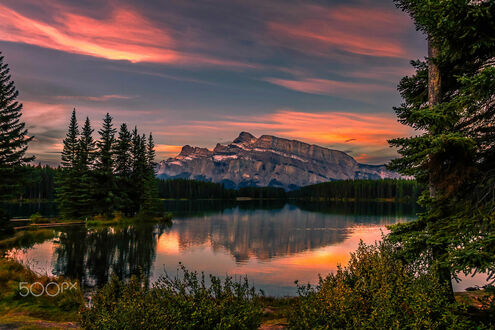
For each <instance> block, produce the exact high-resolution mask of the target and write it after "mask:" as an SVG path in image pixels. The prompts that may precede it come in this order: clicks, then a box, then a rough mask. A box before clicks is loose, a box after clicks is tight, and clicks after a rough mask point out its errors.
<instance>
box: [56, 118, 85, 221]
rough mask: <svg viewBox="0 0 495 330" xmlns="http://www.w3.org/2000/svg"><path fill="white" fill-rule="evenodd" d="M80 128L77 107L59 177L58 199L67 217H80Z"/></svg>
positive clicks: (60, 207)
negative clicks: (78, 171)
mask: <svg viewBox="0 0 495 330" xmlns="http://www.w3.org/2000/svg"><path fill="white" fill-rule="evenodd" d="M78 137H79V128H78V124H77V118H76V109H74V110H73V111H72V115H71V118H70V123H69V128H68V131H67V134H66V136H65V139H64V141H63V144H64V149H63V150H62V161H61V171H60V173H59V175H58V178H57V201H58V207H59V210H60V215H61V216H62V217H63V218H65V219H72V218H74V219H77V218H79V217H80V214H79V205H78V192H77V190H78V186H79V178H78V173H77V170H78V150H79V139H78Z"/></svg>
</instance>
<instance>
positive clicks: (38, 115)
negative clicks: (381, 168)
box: [0, 0, 427, 164]
mask: <svg viewBox="0 0 495 330" xmlns="http://www.w3.org/2000/svg"><path fill="white" fill-rule="evenodd" d="M426 50H427V49H426V41H425V37H424V36H423V35H422V34H421V33H420V32H417V31H416V30H415V27H414V24H413V22H412V21H411V19H410V18H409V17H408V16H407V15H406V14H404V13H402V12H401V11H400V10H399V9H397V8H395V6H394V4H393V2H392V1H391V0H347V1H343V0H342V1H340V0H334V1H332V0H327V1H291V0H270V1H266V0H250V1H240V0H202V1H192V0H168V1H160V0H142V1H137V0H118V1H117V0H2V1H1V2H0V51H1V52H2V53H3V55H4V56H5V60H4V61H5V62H6V63H8V64H9V66H10V69H11V73H12V77H13V80H14V81H15V84H16V87H17V88H18V90H19V93H20V95H19V100H20V101H21V102H22V103H23V104H24V110H23V117H22V118H23V120H24V121H25V122H26V124H27V127H28V128H29V134H30V135H34V136H35V140H34V141H33V142H32V143H31V144H30V148H29V150H28V153H29V154H35V155H36V157H37V160H36V161H37V162H42V163H48V164H57V163H58V162H59V158H60V152H61V150H62V139H63V137H64V135H65V133H66V129H67V124H68V120H69V116H70V113H71V111H72V109H73V108H76V110H77V115H78V119H79V122H80V125H81V124H82V123H83V121H84V119H85V117H86V116H88V117H89V118H90V120H91V122H92V125H93V127H94V128H95V134H96V131H97V130H98V128H99V126H100V124H101V121H102V118H103V116H104V115H105V114H106V113H107V112H109V113H110V114H111V115H112V116H113V117H114V122H115V124H116V126H120V124H121V123H123V122H126V123H127V124H128V125H130V126H131V127H134V126H135V125H137V126H138V129H139V130H140V132H142V133H146V134H147V133H149V132H153V136H154V138H155V142H156V144H157V147H156V148H157V154H158V157H157V158H158V160H162V159H166V158H168V157H171V156H174V155H176V154H177V153H179V152H180V149H181V147H182V146H183V145H185V144H189V145H193V146H201V147H208V148H212V147H214V146H215V145H216V144H217V143H228V142H230V141H232V140H233V139H235V138H236V137H237V136H238V134H239V133H240V132H241V131H248V132H250V133H252V134H253V135H255V136H260V135H264V134H268V135H276V136H280V137H284V138H289V139H296V140H301V141H304V142H307V143H312V144H318V145H321V146H324V147H328V148H332V149H337V150H342V151H345V152H347V153H349V154H350V155H351V156H353V157H355V158H356V159H357V160H358V161H359V162H363V163H369V164H382V163H385V162H387V161H388V160H390V159H391V158H394V157H396V151H395V150H394V149H391V148H390V147H389V146H388V144H387V142H386V140H387V139H390V138H394V137H398V136H406V135H411V134H414V132H413V131H412V130H411V129H410V128H408V127H405V126H403V125H401V124H399V123H398V122H397V121H396V118H395V114H394V111H393V107H394V106H397V105H399V104H400V103H401V98H400V95H399V94H398V92H397V90H396V86H397V84H398V82H399V80H400V78H401V77H402V76H405V75H408V74H411V73H412V72H413V70H412V68H411V66H410V64H409V62H410V60H416V59H423V58H424V57H425V56H426ZM96 136H97V135H95V137H96Z"/></svg>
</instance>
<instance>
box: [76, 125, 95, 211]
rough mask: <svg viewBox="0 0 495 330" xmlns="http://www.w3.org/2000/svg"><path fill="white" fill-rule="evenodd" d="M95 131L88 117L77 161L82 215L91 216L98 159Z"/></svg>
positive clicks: (81, 137) (79, 145) (80, 141)
mask: <svg viewBox="0 0 495 330" xmlns="http://www.w3.org/2000/svg"><path fill="white" fill-rule="evenodd" d="M93 131H94V130H93V129H92V128H91V123H90V121H89V118H88V117H86V121H85V123H84V126H83V129H82V132H81V136H80V138H79V141H78V142H79V144H78V153H77V155H76V160H77V171H76V172H77V179H78V180H79V183H78V189H77V194H78V196H77V197H78V200H79V205H78V207H79V210H80V214H82V215H84V216H90V215H93V214H94V205H95V202H96V199H95V178H94V174H93V169H94V165H95V164H94V162H95V157H96V142H95V141H94V139H93Z"/></svg>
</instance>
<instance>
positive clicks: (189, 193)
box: [21, 165, 423, 202]
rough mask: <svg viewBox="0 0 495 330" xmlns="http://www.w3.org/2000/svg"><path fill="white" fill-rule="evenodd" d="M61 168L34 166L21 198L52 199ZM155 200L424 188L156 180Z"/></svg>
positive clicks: (362, 194) (338, 195)
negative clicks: (238, 185)
mask: <svg viewBox="0 0 495 330" xmlns="http://www.w3.org/2000/svg"><path fill="white" fill-rule="evenodd" d="M59 172H61V169H60V168H51V167H49V166H40V165H38V166H33V167H31V171H30V173H31V174H30V175H31V177H32V179H31V180H30V181H29V183H28V184H26V185H25V186H24V189H23V191H24V192H23V193H22V195H21V196H22V198H24V199H48V200H51V199H53V198H54V196H55V190H54V187H55V178H56V177H57V173H59ZM157 186H158V187H157V197H159V198H164V199H235V198H238V197H249V198H255V199H286V198H293V199H307V200H315V201H316V200H376V199H382V200H386V199H390V200H395V201H403V202H409V201H411V202H414V201H416V200H417V198H418V196H420V195H421V193H422V191H423V187H422V186H421V185H420V184H418V183H417V182H416V181H415V180H402V179H385V180H343V181H330V182H324V183H319V184H315V185H310V186H306V187H302V188H300V189H297V190H294V191H290V192H287V191H285V190H284V189H282V188H275V187H243V188H240V189H238V190H234V189H227V188H225V186H224V185H223V184H221V183H214V182H207V181H198V180H189V179H168V180H165V179H158V180H157Z"/></svg>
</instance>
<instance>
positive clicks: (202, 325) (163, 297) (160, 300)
mask: <svg viewBox="0 0 495 330" xmlns="http://www.w3.org/2000/svg"><path fill="white" fill-rule="evenodd" d="M180 275H182V276H180ZM209 280H210V283H211V284H207V283H206V278H205V275H204V273H201V275H199V274H198V273H197V272H191V271H188V270H187V269H186V268H185V267H184V266H181V268H180V272H179V273H178V275H177V276H176V277H174V278H172V277H170V276H168V275H165V276H163V277H161V278H160V279H159V280H158V281H157V283H156V284H154V285H153V286H152V287H151V288H149V287H148V285H146V283H145V281H144V280H142V279H140V278H139V277H136V276H133V277H132V278H131V279H130V281H129V282H128V283H124V282H122V281H119V280H118V279H117V278H116V277H112V279H111V281H110V282H109V283H108V284H107V285H105V286H104V287H103V288H102V289H101V290H100V291H99V292H97V293H96V295H95V296H94V297H93V301H92V306H91V307H89V308H85V309H83V310H82V312H81V325H82V327H84V328H88V329H142V328H144V329H257V328H258V327H259V326H260V324H261V317H262V314H263V311H262V307H261V302H260V299H259V296H258V294H257V293H256V292H255V289H254V288H253V287H250V286H249V283H248V281H247V278H244V279H243V280H239V281H235V280H233V279H232V278H231V277H226V279H225V280H223V281H222V280H221V279H220V278H218V277H215V276H212V275H210V277H209Z"/></svg>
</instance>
